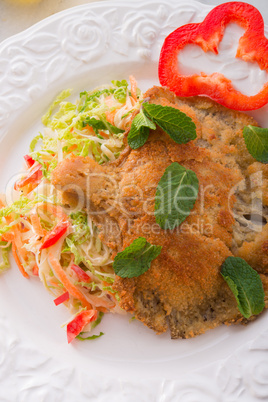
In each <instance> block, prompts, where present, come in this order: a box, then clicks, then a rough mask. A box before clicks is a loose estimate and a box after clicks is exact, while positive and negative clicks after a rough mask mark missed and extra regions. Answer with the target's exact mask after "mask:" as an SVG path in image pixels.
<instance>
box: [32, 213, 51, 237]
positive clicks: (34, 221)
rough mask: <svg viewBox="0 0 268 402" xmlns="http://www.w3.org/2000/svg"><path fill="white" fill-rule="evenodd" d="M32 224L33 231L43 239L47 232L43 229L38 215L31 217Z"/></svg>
mask: <svg viewBox="0 0 268 402" xmlns="http://www.w3.org/2000/svg"><path fill="white" fill-rule="evenodd" d="M31 222H32V225H33V229H34V231H35V233H36V234H37V235H38V236H41V237H43V236H45V235H46V233H47V232H46V230H44V229H43V228H42V225H41V220H40V218H39V216H38V215H37V214H33V215H31Z"/></svg>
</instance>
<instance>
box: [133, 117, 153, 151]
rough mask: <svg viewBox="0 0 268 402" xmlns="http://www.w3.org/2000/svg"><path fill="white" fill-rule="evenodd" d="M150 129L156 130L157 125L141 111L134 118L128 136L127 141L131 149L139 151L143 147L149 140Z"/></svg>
mask: <svg viewBox="0 0 268 402" xmlns="http://www.w3.org/2000/svg"><path fill="white" fill-rule="evenodd" d="M150 129H152V130H155V129H156V125H155V124H154V123H153V122H152V121H151V120H150V119H148V117H146V116H145V114H144V113H143V110H141V111H140V113H138V114H137V115H136V116H135V117H134V119H133V121H132V124H131V129H130V132H129V134H128V138H127V140H128V144H129V146H130V148H132V149H137V148H140V147H142V146H143V145H144V144H145V142H146V141H147V139H148V136H149V132H150Z"/></svg>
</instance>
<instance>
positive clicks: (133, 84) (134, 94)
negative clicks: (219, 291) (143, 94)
mask: <svg viewBox="0 0 268 402" xmlns="http://www.w3.org/2000/svg"><path fill="white" fill-rule="evenodd" d="M129 81H130V92H131V96H132V98H133V99H134V100H135V101H136V102H137V100H138V98H137V81H136V80H135V78H134V77H133V75H130V76H129Z"/></svg>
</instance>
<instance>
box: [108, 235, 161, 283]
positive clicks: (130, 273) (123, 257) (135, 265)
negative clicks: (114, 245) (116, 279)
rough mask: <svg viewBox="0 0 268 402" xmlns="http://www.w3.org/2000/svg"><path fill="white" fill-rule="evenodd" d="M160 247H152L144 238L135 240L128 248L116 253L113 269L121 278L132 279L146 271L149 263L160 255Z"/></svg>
mask: <svg viewBox="0 0 268 402" xmlns="http://www.w3.org/2000/svg"><path fill="white" fill-rule="evenodd" d="M161 249H162V247H161V246H154V245H152V244H150V243H149V242H147V240H146V239H145V238H144V237H139V238H138V239H135V240H134V241H133V242H132V243H131V244H130V246H128V247H126V248H125V250H123V251H121V252H120V253H118V254H117V255H116V257H115V259H114V263H113V268H114V271H115V273H116V275H118V276H120V277H121V278H134V277H137V276H140V275H142V274H143V273H144V272H146V271H148V269H149V268H150V265H151V262H152V261H153V260H154V259H155V258H156V257H158V255H159V254H160V253H161Z"/></svg>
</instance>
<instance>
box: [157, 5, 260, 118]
mask: <svg viewBox="0 0 268 402" xmlns="http://www.w3.org/2000/svg"><path fill="white" fill-rule="evenodd" d="M232 22H236V23H237V24H239V25H240V26H241V27H242V28H245V33H244V35H243V36H242V37H241V38H240V40H239V44H238V48H237V53H236V57H239V58H241V59H243V60H244V61H247V62H248V61H250V62H257V63H258V65H259V67H260V69H261V70H266V71H268V39H267V38H266V37H265V36H264V22H263V18H262V16H261V14H260V12H259V11H258V10H257V9H256V8H255V7H253V6H252V5H250V4H247V3H242V2H230V3H224V4H221V5H219V6H217V7H215V8H213V9H212V10H211V11H210V13H209V14H208V15H207V17H206V18H205V20H204V21H203V22H201V23H199V24H187V25H184V26H182V27H180V28H178V29H176V30H175V31H173V32H172V33H171V34H170V35H169V36H167V38H166V39H165V42H164V44H163V47H162V50H161V54H160V59H159V67H158V75H159V81H160V83H161V85H163V86H166V87H168V88H169V89H170V90H171V91H173V92H174V93H175V94H176V95H178V96H195V95H207V96H209V97H210V98H212V99H214V100H216V101H217V102H218V103H220V104H222V105H224V106H227V107H229V108H231V109H235V110H254V109H258V108H260V107H262V106H264V105H265V104H266V103H267V102H268V82H267V83H265V85H264V86H263V87H262V89H261V90H260V92H259V93H258V94H256V95H253V96H246V95H244V94H242V93H241V92H239V91H237V90H236V89H235V88H234V87H233V85H232V82H231V81H230V80H229V79H227V78H226V77H225V76H224V75H223V74H220V73H213V74H211V75H206V74H204V73H201V75H198V74H194V75H190V76H185V75H181V74H180V72H179V66H178V54H179V52H180V51H181V50H182V49H183V48H184V47H185V46H186V45H188V44H195V45H197V46H200V47H201V48H202V49H203V51H204V52H207V51H211V52H213V53H215V54H218V45H219V43H220V41H221V40H222V37H223V34H224V30H225V27H226V25H227V24H229V23H232Z"/></svg>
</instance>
